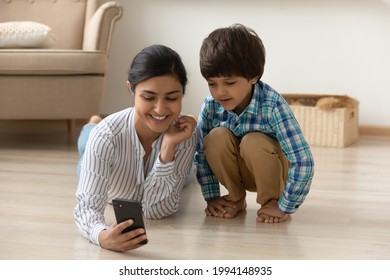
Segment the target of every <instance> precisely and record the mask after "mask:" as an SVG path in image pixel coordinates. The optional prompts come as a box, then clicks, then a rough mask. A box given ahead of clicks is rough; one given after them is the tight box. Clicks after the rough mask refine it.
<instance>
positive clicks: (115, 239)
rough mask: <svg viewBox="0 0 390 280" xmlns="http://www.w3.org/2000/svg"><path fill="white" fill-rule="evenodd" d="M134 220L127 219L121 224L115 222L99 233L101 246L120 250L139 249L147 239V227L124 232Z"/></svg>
mask: <svg viewBox="0 0 390 280" xmlns="http://www.w3.org/2000/svg"><path fill="white" fill-rule="evenodd" d="M133 223H134V221H133V220H131V219H130V220H127V221H124V222H122V223H120V224H117V223H114V224H112V225H111V226H110V227H109V228H107V229H106V230H103V231H101V232H100V233H99V242H100V246H101V247H102V248H105V249H110V250H114V251H119V252H125V251H129V250H134V249H137V248H139V247H141V246H143V245H144V244H142V242H145V241H147V236H146V232H145V229H143V228H138V229H134V230H130V231H128V232H123V231H124V230H125V229H126V228H128V227H129V226H131V225H133Z"/></svg>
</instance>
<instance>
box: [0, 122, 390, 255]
mask: <svg viewBox="0 0 390 280" xmlns="http://www.w3.org/2000/svg"><path fill="white" fill-rule="evenodd" d="M79 128H80V125H78V126H77V125H76V133H75V135H77V133H78V131H79ZM312 151H313V154H314V157H315V162H316V172H315V177H314V180H313V184H312V188H311V191H310V194H309V195H308V196H307V199H306V201H305V202H304V203H303V205H302V206H301V208H300V209H299V210H298V212H296V213H295V214H293V215H292V217H291V219H290V220H288V221H287V222H285V223H282V224H257V223H256V220H255V219H256V211H257V210H258V205H257V204H256V202H255V196H254V194H252V193H250V194H248V196H247V203H248V208H247V211H246V212H243V213H241V214H240V215H239V216H237V217H236V218H234V219H230V220H228V219H220V218H213V217H206V216H205V214H204V208H205V202H204V201H203V198H202V195H201V192H200V189H199V186H198V184H197V182H196V180H195V179H194V180H193V181H192V182H191V184H190V185H188V186H187V187H186V188H185V189H184V190H183V194H182V199H181V206H180V210H179V211H178V213H176V214H174V215H172V216H170V217H168V218H165V219H162V220H157V221H148V220H147V221H146V226H147V233H148V238H149V244H147V245H146V246H143V247H141V248H139V249H137V250H134V251H130V252H126V253H118V252H112V251H108V250H104V249H101V248H99V247H98V246H95V245H92V244H91V243H89V242H88V241H87V240H86V239H84V238H83V237H82V236H81V235H80V234H79V232H78V231H77V228H76V226H75V224H74V221H73V208H74V206H75V191H76V186H77V176H76V165H77V161H78V155H77V149H76V144H75V137H73V139H69V138H68V136H67V130H66V122H61V121H50V122H42V121H39V122H38V121H1V122H0V259H3V260H20V259H36V260H46V259H53V260H80V259H83V260H87V259H88V260H96V259H112V260H114V259H122V260H125V259H138V260H149V259H152V260H155V259H157V260H168V259H169V260H171V259H182V260H190V259H198V260H205V259H215V260H216V259H218V260H222V259H233V260H234V259H237V260H245V259H248V260H249V259H251V260H256V259H267V260H285V259H294V260H330V259H332V260H344V259H350V260H388V259H390V138H386V137H370V136H361V137H360V138H359V141H358V142H357V143H355V144H353V145H351V146H349V147H347V148H343V149H339V148H323V147H312ZM106 219H107V222H108V223H111V222H113V221H114V215H113V210H112V207H111V206H108V207H107V209H106Z"/></svg>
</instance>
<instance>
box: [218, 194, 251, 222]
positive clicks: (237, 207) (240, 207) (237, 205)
mask: <svg viewBox="0 0 390 280" xmlns="http://www.w3.org/2000/svg"><path fill="white" fill-rule="evenodd" d="M224 199H226V200H227V201H230V200H229V197H228V196H227V195H226V196H224ZM231 203H233V205H234V207H225V209H226V213H225V214H224V215H223V217H224V218H226V219H232V218H234V217H235V216H237V214H238V213H239V212H241V211H244V210H245V209H246V206H247V204H246V200H245V197H243V198H242V199H240V200H239V201H237V202H231Z"/></svg>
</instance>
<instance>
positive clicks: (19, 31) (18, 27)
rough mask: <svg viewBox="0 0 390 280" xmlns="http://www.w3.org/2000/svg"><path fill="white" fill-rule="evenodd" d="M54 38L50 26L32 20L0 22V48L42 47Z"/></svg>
mask: <svg viewBox="0 0 390 280" xmlns="http://www.w3.org/2000/svg"><path fill="white" fill-rule="evenodd" d="M51 39H54V37H52V34H51V28H50V27H49V26H47V25H45V24H42V23H38V22H34V21H7V22H1V23H0V48H43V47H48V46H49V45H50V40H51Z"/></svg>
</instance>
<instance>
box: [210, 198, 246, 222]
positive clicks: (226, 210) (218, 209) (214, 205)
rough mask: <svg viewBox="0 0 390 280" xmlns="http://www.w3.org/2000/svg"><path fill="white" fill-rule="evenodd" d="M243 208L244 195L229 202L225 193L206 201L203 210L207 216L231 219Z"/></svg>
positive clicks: (244, 206) (244, 204)
mask: <svg viewBox="0 0 390 280" xmlns="http://www.w3.org/2000/svg"><path fill="white" fill-rule="evenodd" d="M245 208H246V201H245V197H244V198H243V199H241V200H240V201H237V202H231V201H230V200H229V197H228V196H227V195H226V196H222V197H218V198H216V199H213V200H210V201H207V207H206V209H205V212H206V215H207V216H215V217H219V218H227V219H231V218H234V217H235V216H236V215H237V214H238V212H240V211H241V210H245Z"/></svg>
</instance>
